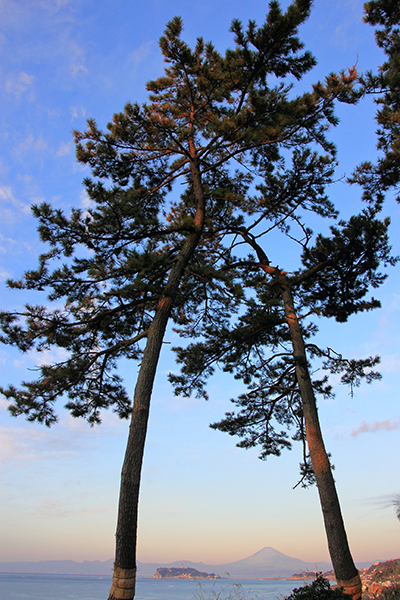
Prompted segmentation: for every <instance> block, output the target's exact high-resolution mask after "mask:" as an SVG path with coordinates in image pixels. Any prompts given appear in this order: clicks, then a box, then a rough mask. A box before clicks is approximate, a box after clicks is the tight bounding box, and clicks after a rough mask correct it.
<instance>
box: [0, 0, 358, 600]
mask: <svg viewBox="0 0 400 600" xmlns="http://www.w3.org/2000/svg"><path fill="white" fill-rule="evenodd" d="M310 5H311V1H310V0H295V1H294V2H293V3H292V4H291V5H290V6H289V8H288V9H287V11H286V12H285V13H282V12H281V10H280V8H279V4H278V3H277V2H271V3H270V10H269V12H268V14H267V18H266V21H265V23H264V24H263V25H262V26H261V27H259V28H258V27H257V26H256V25H255V23H254V22H250V23H249V26H248V28H247V30H243V28H242V26H241V24H240V23H239V22H237V21H234V22H233V25H232V31H233V33H234V35H235V42H236V46H235V48H234V49H233V50H227V52H226V53H225V56H222V55H220V54H219V53H218V52H217V51H216V50H215V49H214V47H213V46H212V44H204V42H203V40H202V39H201V38H199V39H198V41H197V44H196V47H195V48H194V50H191V49H190V48H189V47H188V46H187V45H186V44H185V42H184V41H182V39H181V31H182V23H181V20H180V19H179V18H174V19H173V20H172V21H171V22H170V23H169V24H168V26H167V29H166V31H165V35H164V37H162V38H161V40H160V46H161V50H162V52H163V55H164V58H165V62H166V68H165V74H164V76H163V77H161V78H159V79H157V80H155V81H151V82H150V83H149V84H148V91H149V103H148V104H144V105H143V106H139V105H137V104H127V105H126V107H125V109H124V111H123V112H122V113H118V114H116V115H114V117H113V120H112V122H111V123H110V124H109V125H108V131H107V132H105V133H104V132H102V131H100V130H99V129H98V127H97V125H96V123H95V122H94V121H93V120H90V121H88V129H87V130H86V131H85V132H84V133H79V132H77V133H76V142H77V158H78V160H79V161H80V162H81V163H84V164H86V165H88V166H89V167H90V169H91V171H92V177H91V178H87V179H86V180H85V182H84V183H85V187H86V191H87V194H88V197H89V199H90V202H91V204H90V207H89V208H88V210H87V211H82V210H79V209H74V210H72V213H71V215H70V216H69V217H68V216H66V215H65V214H64V213H63V212H62V211H60V210H58V209H56V208H52V207H51V206H50V205H49V204H42V205H40V206H34V207H33V212H34V215H35V217H36V218H37V219H38V221H39V228H38V229H39V234H40V237H41V239H42V240H43V241H44V242H45V243H47V244H48V245H49V251H48V252H46V253H45V254H43V255H42V256H40V258H39V266H38V268H37V270H34V271H28V272H26V273H25V274H24V276H23V278H22V279H21V280H19V281H9V282H8V284H9V286H10V287H13V288H19V289H25V290H33V291H35V290H36V291H44V290H47V292H48V302H47V303H46V304H45V305H33V304H29V305H26V306H25V308H24V309H21V310H16V311H14V312H3V313H1V326H2V330H3V335H2V338H1V340H2V341H3V342H4V343H6V344H10V345H13V346H16V347H17V348H19V349H20V350H21V351H22V352H28V351H32V350H36V351H37V352H41V351H44V350H48V349H51V348H61V349H63V351H64V353H65V355H66V358H65V360H62V361H61V362H57V363H54V364H45V365H42V366H40V367H39V368H38V371H39V375H38V377H37V379H36V380H35V381H28V382H23V384H22V387H21V389H17V388H16V387H15V386H9V387H8V388H1V392H2V393H3V395H4V396H5V397H6V398H7V399H8V400H9V401H10V411H11V413H12V414H13V415H15V416H18V415H25V416H26V418H27V419H28V420H30V421H35V420H36V421H39V422H42V423H44V424H46V425H48V426H50V425H52V424H53V423H55V422H56V421H57V415H56V413H55V409H54V403H55V401H56V400H57V399H58V398H60V397H64V398H67V402H66V404H65V407H66V408H67V409H68V410H69V411H70V413H71V414H72V415H73V416H74V417H84V418H86V419H87V420H88V421H89V423H91V424H95V423H98V422H99V421H100V414H101V410H102V409H106V408H112V409H113V410H114V411H115V412H117V413H118V415H119V416H120V417H121V418H129V417H130V419H131V424H130V430H129V436H128V442H127V448H126V454H125V460H124V464H123V468H122V475H121V488H120V501H119V510H118V523H117V532H116V552H115V563H114V576H113V583H112V587H111V590H110V596H109V599H110V600H115V599H122V598H123V599H126V600H131V599H133V598H134V595H135V579H136V537H137V516H138V513H137V511H138V499H139V487H140V477H141V469H142V460H143V452H144V444H145V438H146V431H147V422H148V416H149V405H150V398H151V394H152V387H153V383H154V378H155V374H156V370H157V364H158V360H159V355H160V351H161V347H162V343H163V339H164V335H165V331H166V327H167V324H168V321H169V319H170V318H172V319H173V320H174V321H175V322H176V323H179V324H181V323H182V320H184V319H185V316H184V315H185V311H187V310H188V309H189V308H190V307H191V306H194V303H193V295H192V292H193V290H198V289H199V288H198V286H197V284H196V285H194V284H193V274H192V271H193V268H195V269H196V268H197V267H196V265H200V266H201V269H200V271H201V273H200V276H201V278H202V281H203V283H204V282H209V281H212V290H213V306H214V307H217V308H216V309H217V311H218V310H219V311H220V312H223V311H224V310H225V308H226V306H228V305H229V303H230V298H231V294H230V292H226V290H230V289H233V288H234V289H235V293H236V294H240V289H241V284H240V283H238V282H235V281H234V279H235V277H234V275H233V274H232V273H231V272H230V270H229V269H227V270H225V271H221V270H219V269H217V268H215V265H214V261H215V257H216V255H218V252H219V249H218V245H217V246H215V244H214V242H213V239H214V237H215V236H214V232H215V231H217V230H218V231H224V230H226V228H227V225H228V224H229V229H230V230H231V229H232V228H233V227H235V228H238V227H240V226H242V225H243V222H244V219H245V216H246V215H247V214H251V213H252V212H253V211H254V207H253V203H252V201H251V200H249V197H248V189H249V186H250V184H251V182H252V180H253V178H254V177H255V176H261V177H268V175H269V174H270V173H272V172H273V171H274V165H275V164H279V163H280V162H281V160H282V157H281V154H280V152H281V149H282V148H284V149H285V151H286V150H288V149H290V148H296V147H298V146H299V145H302V146H304V147H307V145H311V146H313V147H315V145H316V144H319V145H320V146H322V147H323V149H324V152H326V153H327V154H328V155H330V156H331V158H326V159H324V160H323V161H322V162H324V161H325V162H327V163H329V161H330V160H333V147H332V146H331V145H330V144H328V142H327V141H326V138H325V132H326V130H327V129H328V128H329V126H330V125H332V124H335V123H336V119H335V117H334V115H333V104H334V102H335V100H337V99H339V100H343V101H350V99H351V85H352V82H353V80H354V73H350V74H348V75H345V74H340V75H331V76H329V77H328V78H327V80H326V81H325V82H324V83H318V84H317V85H315V86H314V87H313V89H312V91H311V92H310V93H303V94H301V95H299V96H295V94H294V92H293V89H292V84H293V80H294V79H300V78H301V76H302V75H303V74H304V73H306V72H307V71H309V70H310V69H311V67H312V66H313V65H314V64H315V61H314V58H313V57H312V55H311V54H310V53H308V52H302V49H303V45H302V44H301V42H300V41H299V39H298V38H297V28H298V26H299V25H300V24H301V23H302V22H303V21H304V20H305V19H306V18H307V17H308V15H309V11H310ZM178 186H179V190H181V192H180V193H178V192H177V190H178ZM196 281H197V280H196ZM203 287H204V286H203ZM205 287H207V286H205ZM202 289H203V288H202ZM204 289H205V288H204ZM199 293H202V292H199ZM52 302H54V303H55V305H56V307H52V306H51V303H52ZM122 358H125V359H131V360H133V361H139V362H140V367H139V370H138V376H137V382H136V386H135V392H134V399H133V404H132V403H131V400H130V398H129V394H128V393H127V391H126V390H125V388H124V386H123V382H122V380H121V378H120V377H119V375H118V373H117V371H116V367H117V364H118V361H119V360H120V359H122Z"/></svg>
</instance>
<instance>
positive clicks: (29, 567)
mask: <svg viewBox="0 0 400 600" xmlns="http://www.w3.org/2000/svg"><path fill="white" fill-rule="evenodd" d="M373 562H374V561H370V562H366V563H358V564H357V566H358V568H364V567H369V566H370V565H371V564H372V563H373ZM182 566H183V567H184V568H187V567H191V568H193V569H198V570H199V571H206V572H207V573H210V572H213V573H216V574H217V575H219V576H220V577H232V578H235V579H252V578H258V577H267V578H269V577H290V576H291V575H293V574H294V573H299V572H301V571H313V570H316V571H328V570H329V569H331V568H332V565H331V564H330V563H327V562H318V563H312V562H304V561H303V560H300V559H299V558H292V557H290V556H286V555H285V554H282V552H278V550H274V548H263V549H262V550H259V551H258V552H256V553H255V554H252V555H251V556H249V557H247V558H243V559H242V560H237V561H235V562H231V563H226V564H222V565H206V564H204V563H202V562H199V563H194V562H191V561H188V560H182V561H175V562H172V563H167V564H165V563H141V562H138V563H137V568H138V571H137V574H138V577H153V575H154V574H155V572H156V571H157V569H159V568H160V567H166V568H169V569H171V568H174V567H182ZM112 567H113V559H110V560H106V561H104V562H101V561H99V560H93V561H88V560H85V561H83V562H75V561H73V560H41V561H39V562H0V573H48V574H60V575H102V576H104V575H109V576H111V574H112Z"/></svg>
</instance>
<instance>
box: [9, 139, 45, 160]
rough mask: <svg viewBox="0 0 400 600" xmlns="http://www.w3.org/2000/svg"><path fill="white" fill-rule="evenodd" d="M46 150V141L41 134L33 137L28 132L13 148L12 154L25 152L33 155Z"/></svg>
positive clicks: (16, 154) (19, 155) (18, 154)
mask: <svg viewBox="0 0 400 600" xmlns="http://www.w3.org/2000/svg"><path fill="white" fill-rule="evenodd" d="M46 150H47V142H46V140H44V139H43V138H42V136H38V137H35V136H34V135H32V134H29V135H28V136H27V137H26V138H25V139H24V140H23V141H22V142H20V143H19V144H18V146H16V147H15V148H14V149H13V154H14V156H16V157H18V158H19V157H21V156H24V155H25V154H26V153H27V152H29V153H30V154H32V153H34V154H35V155H36V154H38V153H41V152H45V151H46Z"/></svg>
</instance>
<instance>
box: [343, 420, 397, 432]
mask: <svg viewBox="0 0 400 600" xmlns="http://www.w3.org/2000/svg"><path fill="white" fill-rule="evenodd" d="M396 429H400V417H397V418H396V419H394V420H393V419H386V420H385V421H374V422H373V423H366V422H365V421H363V422H362V423H361V425H360V426H359V427H357V429H353V430H352V431H351V432H350V435H352V436H353V437H356V436H357V435H360V433H376V432H377V431H394V430H396Z"/></svg>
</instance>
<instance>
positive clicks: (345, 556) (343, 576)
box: [278, 273, 361, 600]
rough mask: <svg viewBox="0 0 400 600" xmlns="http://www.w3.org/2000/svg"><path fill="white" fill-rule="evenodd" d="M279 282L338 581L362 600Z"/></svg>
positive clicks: (292, 314)
mask: <svg viewBox="0 0 400 600" xmlns="http://www.w3.org/2000/svg"><path fill="white" fill-rule="evenodd" d="M278 282H279V285H280V289H281V294H282V299H283V303H284V307H285V315H286V320H287V323H288V326H289V330H290V336H291V341H292V346H293V356H294V359H295V361H296V376H297V382H298V385H299V391H300V395H301V399H302V404H303V414H304V422H305V428H306V437H307V444H308V449H309V452H310V457H311V463H312V467H313V471H314V474H315V478H316V481H317V487H318V493H319V498H320V502H321V508H322V514H323V517H324V523H325V531H326V537H327V540H328V547H329V553H330V556H331V560H332V565H333V569H334V572H335V577H336V581H337V584H338V586H339V587H343V588H344V591H345V592H346V593H347V594H349V595H351V596H352V597H353V600H359V599H360V598H361V579H360V576H359V574H358V571H357V569H356V567H355V565H354V562H353V558H352V556H351V553H350V548H349V544H348V541H347V535H346V530H345V527H344V522H343V517H342V513H341V510H340V504H339V498H338V495H337V492H336V486H335V481H334V479H333V476H332V470H331V466H330V463H329V457H328V455H327V452H326V450H325V446H324V441H323V438H322V433H321V428H320V424H319V418H318V410H317V405H316V401H315V395H314V390H313V387H312V382H311V378H310V373H309V370H308V365H307V356H306V350H305V346H304V340H303V334H302V331H301V328H300V325H299V322H298V319H297V315H296V311H295V309H294V303H293V297H292V293H291V289H290V283H289V281H288V279H287V277H286V275H285V274H284V273H280V274H279V275H278Z"/></svg>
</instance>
